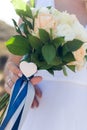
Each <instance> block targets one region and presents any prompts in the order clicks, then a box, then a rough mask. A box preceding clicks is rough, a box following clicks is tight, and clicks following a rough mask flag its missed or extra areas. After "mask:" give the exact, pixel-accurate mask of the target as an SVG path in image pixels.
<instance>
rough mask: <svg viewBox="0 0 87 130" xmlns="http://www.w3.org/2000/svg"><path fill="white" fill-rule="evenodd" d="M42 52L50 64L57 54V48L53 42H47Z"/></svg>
mask: <svg viewBox="0 0 87 130" xmlns="http://www.w3.org/2000/svg"><path fill="white" fill-rule="evenodd" d="M42 54H43V57H44V59H45V60H46V62H47V63H48V64H49V63H50V62H52V61H53V59H54V58H55V56H56V49H55V47H54V46H53V45H51V44H45V45H44V46H43V48H42Z"/></svg>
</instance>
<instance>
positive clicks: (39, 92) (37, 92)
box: [34, 86, 42, 98]
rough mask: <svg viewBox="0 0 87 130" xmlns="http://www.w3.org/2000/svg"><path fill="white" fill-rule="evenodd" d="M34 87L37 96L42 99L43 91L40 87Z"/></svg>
mask: <svg viewBox="0 0 87 130" xmlns="http://www.w3.org/2000/svg"><path fill="white" fill-rule="evenodd" d="M34 87H35V93H36V96H38V97H39V98H41V97H42V91H41V89H40V88H39V87H38V86H34Z"/></svg>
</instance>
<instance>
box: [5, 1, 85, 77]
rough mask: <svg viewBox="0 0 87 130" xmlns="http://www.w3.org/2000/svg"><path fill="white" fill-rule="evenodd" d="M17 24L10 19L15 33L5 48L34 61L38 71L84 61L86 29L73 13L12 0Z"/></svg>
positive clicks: (73, 66)
mask: <svg viewBox="0 0 87 130" xmlns="http://www.w3.org/2000/svg"><path fill="white" fill-rule="evenodd" d="M12 3H13V5H14V7H15V11H16V13H17V14H18V15H19V17H20V18H21V21H22V22H21V23H20V25H18V24H17V22H16V21H15V20H14V19H13V23H14V26H15V29H16V31H17V33H18V35H15V36H12V37H11V38H10V39H9V40H8V41H7V42H6V46H7V48H8V50H9V51H10V52H11V53H13V54H15V55H21V56H24V55H25V57H24V59H23V60H26V61H27V62H33V63H35V64H36V65H37V68H38V70H41V69H45V70H47V71H49V72H50V73H51V74H54V70H63V72H64V74H65V75H66V74H67V73H66V70H65V69H66V67H68V68H69V69H71V70H72V71H74V72H75V71H76V70H80V69H82V68H83V67H84V65H85V63H86V57H87V56H86V55H87V54H86V49H87V44H86V43H87V32H86V30H85V28H84V27H83V26H82V25H81V24H80V22H79V20H78V19H77V18H76V16H75V15H74V14H69V13H67V12H66V11H64V12H60V11H58V10H56V9H55V8H53V7H42V8H39V9H38V8H33V7H30V5H29V4H28V3H25V2H23V1H22V0H20V1H16V0H12Z"/></svg>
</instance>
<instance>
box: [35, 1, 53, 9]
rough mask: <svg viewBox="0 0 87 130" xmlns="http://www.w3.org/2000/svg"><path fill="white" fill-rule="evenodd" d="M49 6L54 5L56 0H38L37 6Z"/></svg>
mask: <svg viewBox="0 0 87 130" xmlns="http://www.w3.org/2000/svg"><path fill="white" fill-rule="evenodd" d="M42 6H43V7H47V6H53V7H55V6H54V0H36V7H37V8H39V7H42Z"/></svg>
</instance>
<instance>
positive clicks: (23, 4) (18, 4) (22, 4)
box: [11, 0, 26, 11]
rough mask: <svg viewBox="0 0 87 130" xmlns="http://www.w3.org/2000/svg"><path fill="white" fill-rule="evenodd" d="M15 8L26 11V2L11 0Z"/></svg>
mask: <svg viewBox="0 0 87 130" xmlns="http://www.w3.org/2000/svg"><path fill="white" fill-rule="evenodd" d="M11 2H12V4H13V6H14V8H15V10H23V11H26V2H24V1H23V0H19V1H18V0H11Z"/></svg>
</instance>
